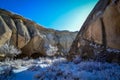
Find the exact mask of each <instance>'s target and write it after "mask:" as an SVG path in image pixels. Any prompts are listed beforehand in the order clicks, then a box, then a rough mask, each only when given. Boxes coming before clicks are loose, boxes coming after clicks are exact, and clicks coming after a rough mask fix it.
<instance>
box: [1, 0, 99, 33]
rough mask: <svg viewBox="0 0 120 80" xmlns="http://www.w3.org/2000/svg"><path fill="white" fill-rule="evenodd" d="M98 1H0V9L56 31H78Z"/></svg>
mask: <svg viewBox="0 0 120 80" xmlns="http://www.w3.org/2000/svg"><path fill="white" fill-rule="evenodd" d="M97 2H98V0H0V8H4V9H6V10H10V11H12V12H15V13H17V14H20V15H22V16H24V17H26V18H29V19H31V20H33V21H35V22H36V23H38V24H40V25H42V26H44V27H46V28H52V29H57V30H70V31H76V30H79V29H80V27H81V26H82V24H83V22H84V21H85V19H86V18H87V16H88V14H89V13H90V11H91V10H92V9H93V7H94V6H95V4H96V3H97Z"/></svg>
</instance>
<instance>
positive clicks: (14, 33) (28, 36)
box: [0, 9, 77, 57]
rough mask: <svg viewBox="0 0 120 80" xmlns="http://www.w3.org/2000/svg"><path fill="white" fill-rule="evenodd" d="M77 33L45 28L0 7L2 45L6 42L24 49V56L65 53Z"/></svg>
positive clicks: (0, 37) (0, 38)
mask: <svg viewBox="0 0 120 80" xmlns="http://www.w3.org/2000/svg"><path fill="white" fill-rule="evenodd" d="M76 35H77V32H69V31H57V30H52V29H46V28H43V27H42V26H39V25H38V24H36V23H35V22H33V21H31V20H28V19H25V18H23V17H22V16H19V15H17V14H13V13H11V12H9V11H6V10H4V9H0V47H1V46H3V45H4V44H5V43H9V44H10V45H14V46H16V47H17V48H19V49H21V50H22V54H21V56H22V57H23V56H29V57H30V56H34V57H38V56H41V55H42V56H53V55H56V53H59V54H61V55H62V54H65V53H67V52H68V51H69V48H70V46H71V44H72V41H73V40H74V38H75V37H76ZM52 53H53V54H52Z"/></svg>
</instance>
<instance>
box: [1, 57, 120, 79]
mask: <svg viewBox="0 0 120 80" xmlns="http://www.w3.org/2000/svg"><path fill="white" fill-rule="evenodd" d="M1 64H2V65H3V64H4V65H9V66H12V67H13V74H12V78H11V79H10V80H120V66H119V65H118V64H115V63H101V62H93V61H81V60H74V61H73V62H68V61H66V59H65V58H38V59H28V60H27V59H24V60H15V61H6V62H4V63H1ZM1 64H0V65H1ZM0 80H2V79H0ZM4 80H5V79H4ZM7 80H8V79H7Z"/></svg>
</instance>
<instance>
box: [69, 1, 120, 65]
mask: <svg viewBox="0 0 120 80" xmlns="http://www.w3.org/2000/svg"><path fill="white" fill-rule="evenodd" d="M76 55H77V56H80V57H81V58H82V59H85V60H86V59H87V60H89V59H93V60H99V61H108V62H119V63H120V0H99V2H98V3H97V4H96V6H95V7H94V9H93V10H92V12H91V13H90V14H89V16H88V18H87V19H86V21H85V23H84V24H83V26H82V28H81V29H80V31H79V33H78V35H77V37H76V39H75V40H74V42H73V44H72V47H71V49H70V51H69V55H68V59H69V60H72V59H74V58H75V57H76Z"/></svg>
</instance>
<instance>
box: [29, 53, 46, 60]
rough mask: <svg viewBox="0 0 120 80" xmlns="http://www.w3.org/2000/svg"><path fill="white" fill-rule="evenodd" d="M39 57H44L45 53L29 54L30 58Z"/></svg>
mask: <svg viewBox="0 0 120 80" xmlns="http://www.w3.org/2000/svg"><path fill="white" fill-rule="evenodd" d="M39 57H45V55H43V54H41V53H33V54H32V55H31V58H33V59H36V58H39Z"/></svg>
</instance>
